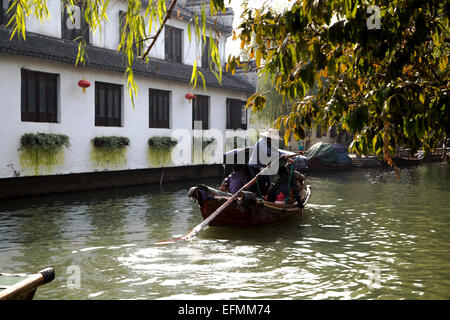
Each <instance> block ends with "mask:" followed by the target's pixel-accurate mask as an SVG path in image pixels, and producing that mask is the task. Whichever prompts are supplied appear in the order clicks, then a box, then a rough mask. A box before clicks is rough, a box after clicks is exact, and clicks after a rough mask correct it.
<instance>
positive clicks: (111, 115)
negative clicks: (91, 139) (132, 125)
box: [95, 81, 122, 127]
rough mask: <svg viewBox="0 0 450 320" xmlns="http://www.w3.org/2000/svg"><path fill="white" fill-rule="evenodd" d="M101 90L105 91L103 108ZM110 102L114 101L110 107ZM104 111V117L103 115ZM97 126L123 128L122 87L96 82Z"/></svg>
mask: <svg viewBox="0 0 450 320" xmlns="http://www.w3.org/2000/svg"><path fill="white" fill-rule="evenodd" d="M101 90H104V96H103V102H104V105H103V106H101V98H102V96H101V95H100V92H101ZM110 93H111V95H110ZM117 95H118V97H117ZM111 97H112V99H110V98H111ZM110 100H112V102H111V105H109V102H110ZM102 109H103V110H102ZM102 111H103V114H104V116H102V115H101V114H102ZM95 126H96V127H122V85H120V84H115V83H108V82H100V81H96V82H95Z"/></svg>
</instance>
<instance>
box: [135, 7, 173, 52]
mask: <svg viewBox="0 0 450 320" xmlns="http://www.w3.org/2000/svg"><path fill="white" fill-rule="evenodd" d="M176 3H177V0H172V3H171V4H170V7H169V9H168V10H167V12H166V16H165V17H164V20H163V22H162V24H161V26H160V27H159V29H158V31H157V32H156V34H155V36H154V37H153V41H152V43H151V44H150V46H149V47H148V48H147V50H146V51H145V53H144V55H143V56H142V59H145V58H146V57H147V56H148V54H149V52H150V50H151V49H152V47H153V46H154V45H155V43H156V40H157V39H158V37H159V34H160V33H161V31H162V30H163V29H164V26H165V25H166V22H167V20H168V19H169V18H170V15H171V14H172V11H173V8H175V4H176Z"/></svg>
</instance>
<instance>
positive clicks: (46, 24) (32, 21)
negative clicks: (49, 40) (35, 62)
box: [26, 0, 62, 38]
mask: <svg viewBox="0 0 450 320" xmlns="http://www.w3.org/2000/svg"><path fill="white" fill-rule="evenodd" d="M47 6H48V11H49V14H50V17H49V18H48V19H47V20H45V21H43V22H42V23H41V22H39V20H38V19H36V18H35V17H30V18H27V19H26V30H27V31H29V32H35V33H40V34H43V35H46V36H50V37H55V38H61V7H62V6H61V1H60V0H48V1H47ZM32 10H33V9H32Z"/></svg>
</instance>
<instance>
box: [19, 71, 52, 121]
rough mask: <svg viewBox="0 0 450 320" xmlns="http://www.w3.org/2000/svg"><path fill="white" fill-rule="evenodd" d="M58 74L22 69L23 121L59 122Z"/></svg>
mask: <svg viewBox="0 0 450 320" xmlns="http://www.w3.org/2000/svg"><path fill="white" fill-rule="evenodd" d="M57 82H58V75H56V74H50V73H43V72H35V71H30V70H25V69H22V84H21V113H22V121H31V122H57V92H56V90H57Z"/></svg>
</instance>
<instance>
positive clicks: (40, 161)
mask: <svg viewBox="0 0 450 320" xmlns="http://www.w3.org/2000/svg"><path fill="white" fill-rule="evenodd" d="M20 140H21V144H22V148H21V149H20V153H19V160H20V165H21V167H22V168H23V169H27V168H32V169H33V173H34V175H39V172H40V168H41V167H46V168H47V172H48V173H50V172H51V169H52V167H53V166H55V165H61V164H63V163H64V152H63V148H64V147H70V141H69V137H68V136H66V135H63V134H54V133H37V134H35V133H25V134H24V135H22V137H21V139H20Z"/></svg>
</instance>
